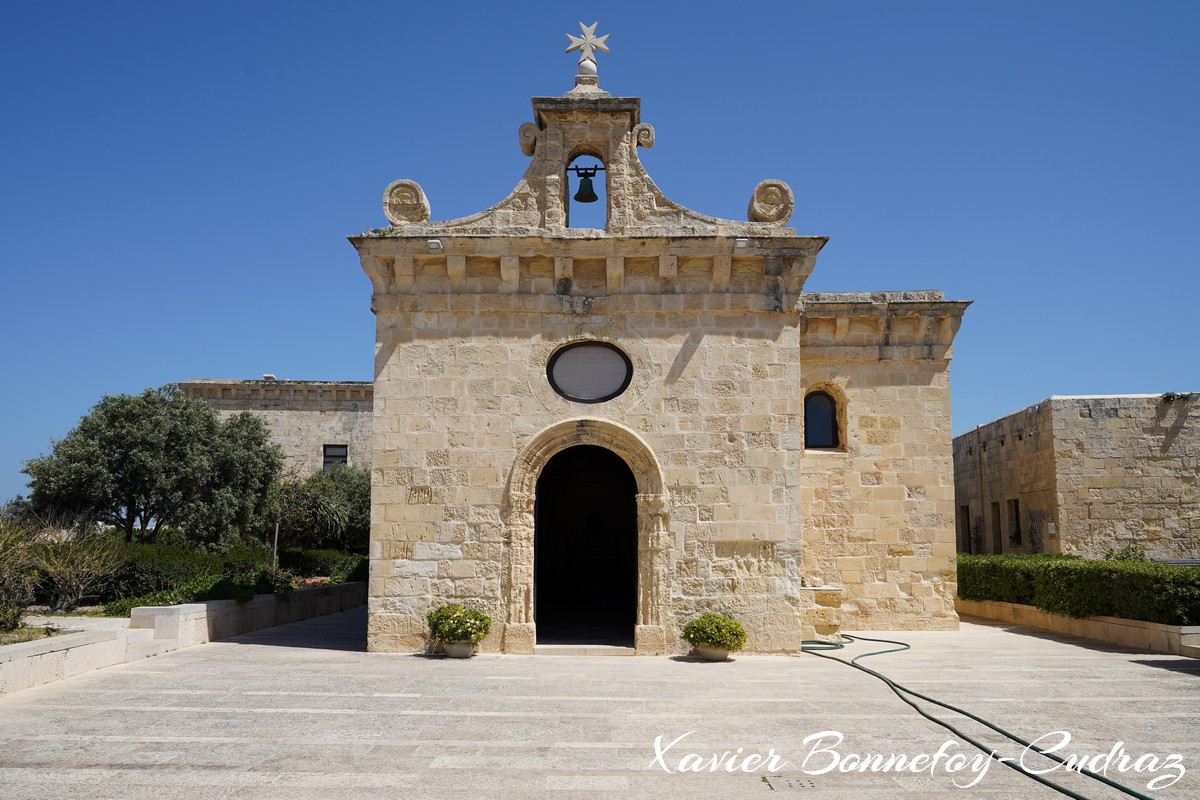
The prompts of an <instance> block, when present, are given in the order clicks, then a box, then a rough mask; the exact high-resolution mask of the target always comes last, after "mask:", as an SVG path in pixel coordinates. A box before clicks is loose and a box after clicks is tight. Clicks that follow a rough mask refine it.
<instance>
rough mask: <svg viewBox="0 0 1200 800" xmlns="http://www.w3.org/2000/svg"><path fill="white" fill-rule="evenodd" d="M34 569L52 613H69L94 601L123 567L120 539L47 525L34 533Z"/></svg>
mask: <svg viewBox="0 0 1200 800" xmlns="http://www.w3.org/2000/svg"><path fill="white" fill-rule="evenodd" d="M33 558H34V565H35V566H36V567H37V571H38V573H39V575H40V581H41V584H42V587H43V588H44V590H45V591H46V593H47V596H48V598H49V603H50V609H51V610H52V611H72V610H74V609H75V607H76V606H78V605H79V604H80V603H81V602H82V601H83V600H84V599H85V598H89V597H97V596H99V595H100V590H101V589H102V587H104V586H105V585H106V584H108V583H110V582H111V581H112V577H113V575H114V574H115V573H116V572H117V571H118V570H119V569H121V567H122V565H124V563H125V558H126V556H125V552H124V547H123V545H122V544H121V541H120V540H119V539H114V538H111V537H109V536H106V535H104V534H103V533H97V532H95V531H88V530H86V529H85V530H82V531H81V530H76V529H72V528H68V527H59V526H57V525H49V526H47V527H45V528H42V529H41V530H39V531H38V532H37V542H36V545H35V547H34V549H33Z"/></svg>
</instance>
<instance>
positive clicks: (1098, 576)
mask: <svg viewBox="0 0 1200 800" xmlns="http://www.w3.org/2000/svg"><path fill="white" fill-rule="evenodd" d="M958 596H959V597H961V598H963V599H964V600H998V601H1003V602H1008V603H1024V604H1027V605H1032V606H1036V607H1037V608H1040V609H1042V610H1043V611H1049V612H1051V613H1054V614H1064V615H1066V616H1069V617H1094V616H1105V617H1122V618H1124V619H1136V620H1142V621H1144V622H1157V623H1161V624H1163V625H1197V624H1200V569H1197V568H1195V567H1171V566H1167V565H1165V564H1155V563H1153V562H1149V561H1088V560H1084V559H1081V558H1070V557H1062V556H1050V555H1036V556H1035V555H1025V556H1021V555H1005V556H986V555H979V556H975V555H960V556H959V557H958Z"/></svg>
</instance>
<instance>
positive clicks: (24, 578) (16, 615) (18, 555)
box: [0, 518, 37, 631]
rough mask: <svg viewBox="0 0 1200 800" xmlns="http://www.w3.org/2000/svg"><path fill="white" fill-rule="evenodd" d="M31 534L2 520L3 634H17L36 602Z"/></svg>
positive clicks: (0, 587) (0, 620)
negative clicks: (27, 610) (22, 619)
mask: <svg viewBox="0 0 1200 800" xmlns="http://www.w3.org/2000/svg"><path fill="white" fill-rule="evenodd" d="M33 548H34V540H33V533H32V531H31V530H30V529H29V528H28V527H27V526H25V525H24V524H22V523H20V522H14V521H10V520H6V519H3V518H0V631H12V630H16V629H17V628H18V627H20V625H21V617H23V616H25V609H26V608H27V607H28V606H29V605H30V604H31V603H32V602H33V596H34V588H35V586H36V585H37V570H36V568H35V566H34V558H33Z"/></svg>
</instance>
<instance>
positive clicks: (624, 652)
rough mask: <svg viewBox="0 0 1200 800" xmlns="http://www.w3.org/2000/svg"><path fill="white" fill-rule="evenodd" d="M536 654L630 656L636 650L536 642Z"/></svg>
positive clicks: (606, 645)
mask: <svg viewBox="0 0 1200 800" xmlns="http://www.w3.org/2000/svg"><path fill="white" fill-rule="evenodd" d="M533 654H534V655H537V656H632V655H636V654H637V651H636V650H634V649H633V648H632V647H619V646H617V645H612V644H538V645H534V647H533Z"/></svg>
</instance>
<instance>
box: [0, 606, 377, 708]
mask: <svg viewBox="0 0 1200 800" xmlns="http://www.w3.org/2000/svg"><path fill="white" fill-rule="evenodd" d="M366 602H367V585H366V584H365V583H339V584H336V585H334V586H319V587H315V588H312V589H298V590H296V591H294V592H288V593H286V594H260V595H257V596H256V597H255V598H254V599H253V600H249V601H247V602H245V603H239V602H237V601H236V600H210V601H208V602H204V603H186V604H183V605H178V606H161V607H145V608H135V609H133V613H132V615H131V617H130V619H129V620H116V619H106V618H91V619H89V618H80V617H75V618H71V619H70V621H69V622H68V623H67V624H69V625H70V626H71V627H84V626H92V625H94V626H95V628H96V630H82V631H79V632H76V633H65V634H60V635H58V636H54V637H50V638H47V639H39V640H37V641H33V642H22V643H21V644H10V645H5V646H4V647H0V694H5V693H7V692H15V691H18V690H20V689H28V688H30V687H33V686H41V685H42V684H46V683H52V682H54V681H58V680H62V679H63V678H69V677H71V676H72V675H79V674H81V673H84V672H89V671H90V670H94V669H100V668H101V667H110V666H112V665H114V664H124V663H126V662H127V661H133V660H135V659H137V658H141V657H144V656H148V655H156V654H158V653H162V652H166V651H168V650H174V649H179V648H181V647H190V646H192V645H195V644H202V643H204V642H212V641H216V640H218V639H225V638H228V637H230V636H237V635H238V634H240V633H248V632H250V631H256V630H259V629H261V628H271V627H274V626H276V625H286V624H288V623H289V622H300V621H301V620H305V619H310V618H312V617H320V616H324V615H325V614H335V613H337V612H339V611H346V610H348V609H351V608H357V607H359V606H363V605H366ZM38 619H39V620H41V621H51V622H53V621H54V620H53V618H41V617H39V618H38ZM126 626H127V627H126Z"/></svg>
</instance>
